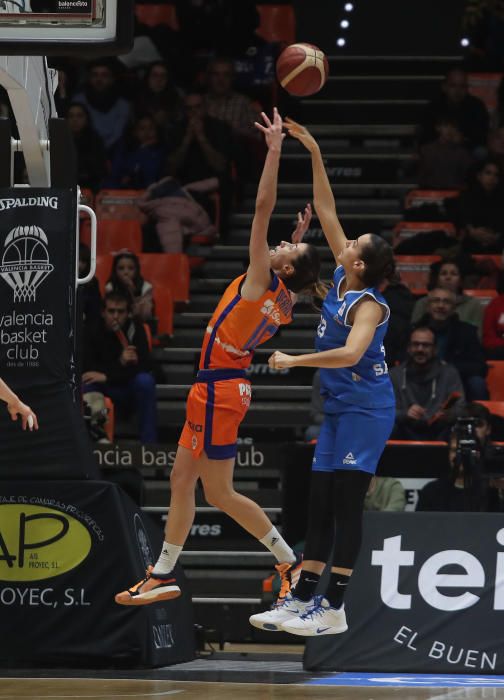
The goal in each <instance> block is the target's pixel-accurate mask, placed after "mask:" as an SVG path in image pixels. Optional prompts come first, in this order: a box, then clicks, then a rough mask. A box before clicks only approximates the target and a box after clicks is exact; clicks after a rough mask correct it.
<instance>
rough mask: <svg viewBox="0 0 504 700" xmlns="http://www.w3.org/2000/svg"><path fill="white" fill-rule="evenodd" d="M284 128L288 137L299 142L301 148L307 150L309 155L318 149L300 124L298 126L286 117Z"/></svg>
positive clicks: (306, 130)
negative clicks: (301, 145)
mask: <svg viewBox="0 0 504 700" xmlns="http://www.w3.org/2000/svg"><path fill="white" fill-rule="evenodd" d="M285 128H286V129H287V133H288V134H289V136H293V137H294V138H295V139H297V140H298V141H301V143H302V144H303V146H304V147H305V148H306V149H308V151H310V153H313V151H316V150H317V149H318V147H319V145H318V143H317V142H316V141H315V139H314V138H313V136H312V135H311V134H310V132H309V131H308V129H307V128H306V127H305V126H303V125H302V124H298V123H297V122H295V121H294V120H293V119H290V118H289V117H287V119H286V120H285Z"/></svg>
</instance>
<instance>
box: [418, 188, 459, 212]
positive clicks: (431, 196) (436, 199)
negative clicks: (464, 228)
mask: <svg viewBox="0 0 504 700" xmlns="http://www.w3.org/2000/svg"><path fill="white" fill-rule="evenodd" d="M459 194H460V192H459V191H458V190H411V192H408V194H407V195H406V198H405V200H404V208H405V209H415V208H416V207H420V206H422V205H423V204H439V205H442V203H443V202H444V200H445V199H448V198H449V197H458V196H459Z"/></svg>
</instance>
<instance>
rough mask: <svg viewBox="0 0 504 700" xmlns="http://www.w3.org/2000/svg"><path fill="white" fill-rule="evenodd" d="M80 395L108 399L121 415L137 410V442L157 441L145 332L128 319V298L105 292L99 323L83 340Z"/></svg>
mask: <svg viewBox="0 0 504 700" xmlns="http://www.w3.org/2000/svg"><path fill="white" fill-rule="evenodd" d="M83 370H84V371H83V374H82V381H83V387H82V392H83V394H86V393H88V392H101V393H102V394H105V395H106V396H110V398H111V399H112V401H113V402H114V405H115V406H116V408H117V409H118V410H119V411H121V412H123V413H132V412H133V411H136V413H137V416H138V422H139V433H140V440H141V442H143V443H155V442H157V426H156V383H155V381H154V377H153V376H152V374H151V360H150V352H149V346H148V341H147V336H146V333H145V329H144V328H143V326H142V324H141V323H139V322H137V321H134V320H133V319H132V318H131V306H130V301H129V297H127V296H125V295H123V294H120V293H119V292H108V293H107V294H106V295H105V298H104V307H103V313H102V318H101V320H100V323H99V324H98V325H97V326H96V327H95V329H93V330H89V332H88V333H87V335H86V337H85V340H84V361H83Z"/></svg>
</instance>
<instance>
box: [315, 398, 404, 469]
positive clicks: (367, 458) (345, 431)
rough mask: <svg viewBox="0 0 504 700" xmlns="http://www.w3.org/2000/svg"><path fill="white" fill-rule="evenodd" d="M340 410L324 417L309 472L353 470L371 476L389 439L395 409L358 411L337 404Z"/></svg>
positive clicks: (358, 408)
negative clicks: (367, 473)
mask: <svg viewBox="0 0 504 700" xmlns="http://www.w3.org/2000/svg"><path fill="white" fill-rule="evenodd" d="M340 406H341V410H340V411H338V412H337V413H330V414H327V413H326V415H325V418H324V422H323V423H322V426H321V428H320V435H319V437H318V441H317V446H316V448H315V455H314V457H313V464H312V470H313V471H317V472H332V471H335V470H336V469H356V470H360V471H363V472H369V473H371V474H374V473H375V472H376V467H377V466H378V462H379V460H380V457H381V455H382V452H383V450H384V449H385V444H386V442H387V440H388V439H389V437H390V433H391V432H392V428H393V427H394V421H395V407H394V406H388V407H387V408H362V407H361V406H355V405H353V404H347V403H343V402H340Z"/></svg>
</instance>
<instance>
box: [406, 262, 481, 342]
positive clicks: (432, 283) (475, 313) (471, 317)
mask: <svg viewBox="0 0 504 700" xmlns="http://www.w3.org/2000/svg"><path fill="white" fill-rule="evenodd" d="M427 287H428V289H433V288H435V287H441V288H442V289H450V290H451V291H452V292H454V294H455V295H456V306H455V311H456V313H457V316H458V317H459V319H460V320H461V321H465V322H466V323H471V324H472V325H473V326H476V328H477V329H478V333H479V335H480V336H481V328H482V325H483V307H482V306H481V303H480V302H479V301H478V299H475V298H474V297H470V296H467V294H464V293H463V288H462V268H461V265H460V263H459V262H458V261H457V260H455V259H449V258H445V259H444V260H441V261H440V262H435V263H433V264H432V265H431V270H430V279H429V282H428V285H427ZM428 305H429V299H428V297H422V299H419V300H418V301H417V302H416V304H415V308H414V309H413V313H412V315H411V322H412V323H413V324H415V323H418V321H419V320H420V319H421V318H422V316H424V315H425V314H426V313H427V309H428Z"/></svg>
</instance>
